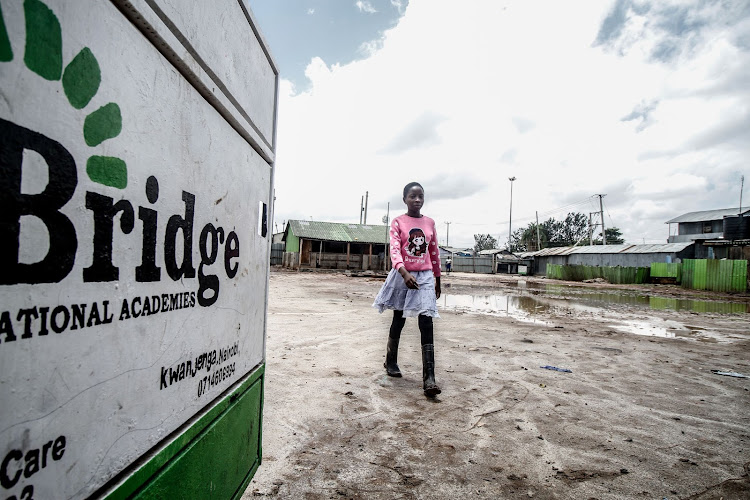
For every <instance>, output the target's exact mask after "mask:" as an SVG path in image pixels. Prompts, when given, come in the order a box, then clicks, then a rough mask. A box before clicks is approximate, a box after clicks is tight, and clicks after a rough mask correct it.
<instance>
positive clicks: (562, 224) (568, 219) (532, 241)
mask: <svg viewBox="0 0 750 500" xmlns="http://www.w3.org/2000/svg"><path fill="white" fill-rule="evenodd" d="M588 234H589V223H588V218H587V217H586V216H585V215H583V214H582V213H580V212H570V213H568V215H567V216H565V219H564V220H561V221H558V220H555V218H554V217H550V218H549V219H547V220H546V221H544V222H542V223H541V224H539V240H540V243H541V246H542V248H547V247H566V246H572V245H575V244H576V243H578V244H580V243H582V242H585V243H584V244H588V238H587V236H588ZM607 242H608V243H609V230H607ZM537 247H538V245H537V224H536V223H534V222H532V223H530V224H529V225H528V226H526V227H525V228H520V229H517V230H516V231H515V232H514V233H513V234H512V235H511V237H510V250H511V252H530V251H534V250H541V249H540V248H537Z"/></svg>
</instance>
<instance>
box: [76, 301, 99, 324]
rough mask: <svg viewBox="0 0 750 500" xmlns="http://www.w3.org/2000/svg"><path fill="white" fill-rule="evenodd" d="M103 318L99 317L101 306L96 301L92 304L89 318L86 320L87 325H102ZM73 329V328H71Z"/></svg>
mask: <svg viewBox="0 0 750 500" xmlns="http://www.w3.org/2000/svg"><path fill="white" fill-rule="evenodd" d="M101 324H102V319H101V318H100V317H99V306H98V305H97V303H96V302H94V303H93V304H91V312H90V313H89V320H88V321H87V322H86V326H89V327H90V326H91V325H101ZM71 330H72V328H71Z"/></svg>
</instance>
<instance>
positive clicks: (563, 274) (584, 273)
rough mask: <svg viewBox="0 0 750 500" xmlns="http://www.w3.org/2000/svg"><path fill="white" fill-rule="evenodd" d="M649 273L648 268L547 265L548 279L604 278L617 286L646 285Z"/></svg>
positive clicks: (581, 279)
mask: <svg viewBox="0 0 750 500" xmlns="http://www.w3.org/2000/svg"><path fill="white" fill-rule="evenodd" d="M649 273H650V269H649V268H648V267H621V266H617V267H607V266H604V267H598V266H583V265H572V266H563V265H559V264H547V277H548V278H553V279H558V280H568V281H584V280H590V279H595V278H604V279H605V280H607V281H609V282H610V283H616V284H625V283H646V282H647V281H648V278H649Z"/></svg>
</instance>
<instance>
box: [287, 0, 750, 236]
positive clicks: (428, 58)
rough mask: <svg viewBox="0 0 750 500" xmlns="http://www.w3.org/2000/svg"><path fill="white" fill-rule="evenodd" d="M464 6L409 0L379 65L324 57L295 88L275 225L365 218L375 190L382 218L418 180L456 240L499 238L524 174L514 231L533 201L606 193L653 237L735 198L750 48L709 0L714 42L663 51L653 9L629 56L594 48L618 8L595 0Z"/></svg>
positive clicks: (618, 221) (749, 92)
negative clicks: (674, 53) (304, 84)
mask: <svg viewBox="0 0 750 500" xmlns="http://www.w3.org/2000/svg"><path fill="white" fill-rule="evenodd" d="M461 5H462V7H461V15H456V8H455V2H451V1H448V0H412V1H411V2H410V3H409V5H408V7H406V10H405V13H404V16H403V17H402V18H401V21H400V22H399V24H398V25H397V26H396V27H394V28H393V29H391V30H389V31H387V32H385V33H384V35H383V38H382V40H376V41H374V43H373V44H370V51H369V57H367V58H366V59H362V60H359V61H356V62H353V63H351V64H347V65H343V66H341V65H330V64H327V63H326V62H325V61H323V60H322V59H320V58H314V59H313V60H312V61H311V62H310V64H309V65H308V67H307V70H306V75H307V76H308V78H310V80H311V82H312V86H311V87H310V90H309V91H307V92H304V93H300V94H298V95H295V94H293V93H292V89H291V86H290V85H289V84H288V83H286V84H285V83H284V82H282V92H281V99H280V103H279V122H278V123H279V129H278V155H277V163H276V165H277V172H276V195H277V206H276V214H277V222H281V220H286V219H289V218H295V217H300V218H302V217H304V218H308V217H309V216H310V215H312V216H313V217H314V218H316V219H320V220H330V221H354V222H356V221H358V220H359V204H360V198H361V196H362V195H363V194H364V193H365V191H369V199H370V216H369V219H370V220H371V221H379V220H380V217H381V216H382V215H385V210H386V206H387V203H388V202H390V203H391V205H390V210H391V215H393V214H394V213H398V212H400V211H401V210H402V209H403V204H402V202H401V189H402V187H403V185H404V184H406V183H407V182H409V181H412V180H417V181H419V182H422V184H423V185H424V187H425V193H426V202H425V207H424V213H426V214H427V215H429V216H431V217H433V218H435V219H436V220H437V222H438V223H439V224H440V225H441V227H442V228H443V229H444V227H445V226H444V225H442V223H443V222H445V221H451V222H452V224H451V227H450V233H451V243H452V244H456V245H459V246H470V245H472V244H473V236H472V235H473V234H474V233H490V234H492V235H493V236H495V237H496V238H497V237H499V238H500V241H501V243H503V242H504V241H505V240H506V239H507V233H508V214H509V208H510V207H509V202H510V199H509V188H510V186H509V181H508V177H509V176H511V175H514V176H516V177H517V180H516V181H515V182H514V186H513V227H514V228H518V227H521V226H524V225H526V224H527V223H528V222H531V221H532V220H533V218H534V216H535V212H536V211H538V212H540V214H545V215H544V217H542V216H541V215H540V218H546V217H548V216H555V217H556V218H558V219H559V218H564V216H565V213H566V211H567V210H570V211H581V212H584V213H585V214H586V215H588V212H589V211H594V210H598V199H596V200H597V201H596V203H595V204H592V203H593V199H590V196H591V195H593V194H595V193H606V194H607V197H605V198H604V202H605V210H606V212H607V214H606V218H607V226H610V225H612V224H614V225H615V226H618V227H620V229H621V230H622V231H623V233H624V235H625V237H626V239H628V240H629V241H633V242H641V241H642V240H643V239H645V240H646V242H649V241H652V242H658V241H664V240H665V239H666V237H667V234H666V233H667V230H666V227H665V226H664V225H663V222H664V221H665V220H668V219H670V218H672V217H674V216H677V215H679V214H680V213H684V212H688V211H694V210H702V209H710V208H722V207H723V206H724V205H727V202H726V200H727V199H730V198H731V199H734V198H735V197H736V198H739V175H740V173H742V172H743V170H744V173H746V174H748V173H749V172H748V171H747V169H748V167H747V165H748V164H750V161H749V160H750V138H748V135H747V134H748V130H750V126H748V125H749V124H750V112H748V109H750V89H748V87H747V85H742V84H741V83H739V82H740V81H741V80H740V78H741V77H742V76H743V75H744V76H747V75H748V69H747V68H748V67H750V64H749V63H750V56H749V55H748V49H747V48H746V49H744V50H743V49H740V48H738V43H737V42H736V37H737V35H736V33H735V31H733V30H730V29H728V28H722V26H720V25H717V24H716V23H713V24H712V21H711V18H710V17H709V16H708V14H706V12H708V13H710V12H713V11H712V10H710V9H708V10H707V9H703V10H701V12H702V13H703V14H702V16H703V17H701V19H702V20H703V21H702V22H703V24H702V25H701V26H702V27H701V30H703V31H701V33H704V34H705V36H704V35H701V36H702V38H701V39H700V40H697V41H695V43H693V44H692V45H691V46H690V47H688V48H684V47H683V49H681V51H680V55H679V58H678V59H677V60H672V61H669V62H663V61H658V60H654V58H653V57H652V53H653V48H654V47H656V46H657V45H658V43H659V39H658V37H659V36H662V37H663V34H662V35H660V33H659V32H656V33H654V32H652V31H649V29H648V22H646V21H647V20H648V17H647V16H648V14H647V13H646V14H644V16H646V17H644V19H645V20H640V18H639V17H638V16H634V17H633V19H634V21H633V22H635V23H639V22H640V23H642V25H634V24H629V25H626V26H625V27H624V28H623V29H622V30H621V33H622V34H621V38H617V39H616V40H615V41H616V42H617V43H622V44H624V43H625V42H627V44H626V48H627V50H611V46H605V45H603V44H599V45H596V44H594V41H595V40H597V36H599V34H600V26H601V23H602V21H603V20H604V19H605V18H607V16H608V14H609V13H610V7H611V4H605V3H602V2H600V1H598V0H589V1H587V2H577V3H574V4H570V3H567V2H566V3H562V2H547V3H542V4H538V3H533V4H531V3H527V2H519V3H507V4H503V3H500V2H494V1H492V2H465V3H462V4H461ZM680 5H682V4H680ZM542 7H543V8H542ZM360 9H362V7H360ZM641 17H643V16H641ZM654 22H655V21H654ZM738 26H740V25H738ZM737 29H739V28H737ZM709 35H710V36H709ZM696 36H697V35H696ZM639 37H640V38H639ZM641 39H642V40H641ZM748 45H750V44H748ZM688 49H689V50H688ZM745 81H747V80H745ZM630 115H632V119H630V120H624V118H626V117H628V116H630ZM451 189H452V190H453V191H451ZM735 195H736V196H735ZM746 199H750V196H746ZM574 201H576V202H578V201H581V203H578V204H572V203H573V202H574ZM729 204H730V205H731V204H732V203H729ZM567 205H570V206H567ZM564 206H567V207H566V210H563V211H561V212H559V213H557V212H555V211H554V209H556V208H558V207H564ZM381 211H382V213H380V212H381ZM441 233H444V231H442V230H441ZM441 238H442V235H441Z"/></svg>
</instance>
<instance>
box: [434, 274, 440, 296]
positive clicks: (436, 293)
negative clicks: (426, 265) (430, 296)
mask: <svg viewBox="0 0 750 500" xmlns="http://www.w3.org/2000/svg"><path fill="white" fill-rule="evenodd" d="M435 298H438V299H439V298H440V276H438V277H437V278H435Z"/></svg>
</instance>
